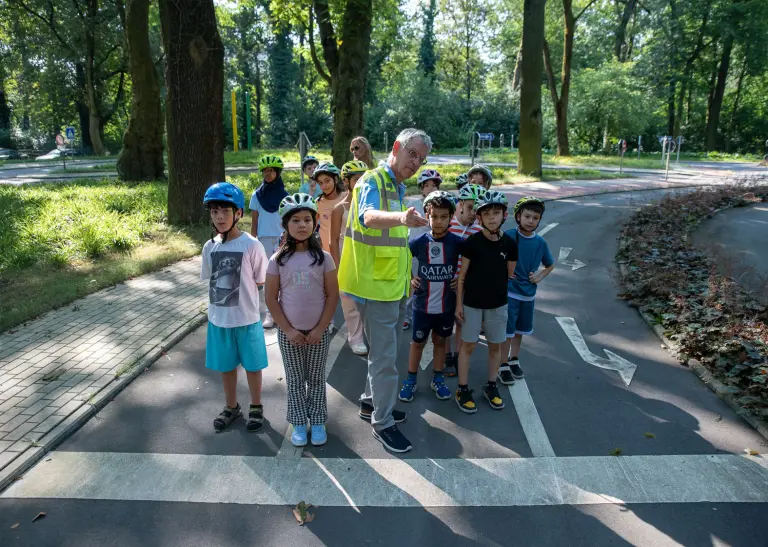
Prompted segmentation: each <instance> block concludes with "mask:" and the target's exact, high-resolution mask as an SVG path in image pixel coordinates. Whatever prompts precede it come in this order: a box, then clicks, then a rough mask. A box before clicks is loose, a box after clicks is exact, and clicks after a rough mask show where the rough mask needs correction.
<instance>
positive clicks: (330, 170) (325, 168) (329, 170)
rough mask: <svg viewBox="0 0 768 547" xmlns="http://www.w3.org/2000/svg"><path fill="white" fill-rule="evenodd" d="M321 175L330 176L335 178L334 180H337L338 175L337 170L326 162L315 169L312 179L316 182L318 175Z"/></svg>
mask: <svg viewBox="0 0 768 547" xmlns="http://www.w3.org/2000/svg"><path fill="white" fill-rule="evenodd" d="M323 173H325V174H326V175H332V176H333V177H335V178H336V180H338V179H339V175H340V173H339V168H338V167H336V166H335V165H333V164H332V163H330V162H327V161H326V162H323V163H321V164H320V165H319V166H318V167H317V169H315V172H314V173H312V178H313V179H315V180H317V177H318V176H319V175H322V174H323Z"/></svg>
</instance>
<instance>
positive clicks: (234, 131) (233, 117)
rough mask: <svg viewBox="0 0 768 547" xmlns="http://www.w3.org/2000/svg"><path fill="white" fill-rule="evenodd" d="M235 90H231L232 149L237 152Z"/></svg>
mask: <svg viewBox="0 0 768 547" xmlns="http://www.w3.org/2000/svg"><path fill="white" fill-rule="evenodd" d="M236 100H237V99H236V98H235V90H234V89H233V90H232V149H233V150H234V151H235V152H237V151H238V150H237V103H236Z"/></svg>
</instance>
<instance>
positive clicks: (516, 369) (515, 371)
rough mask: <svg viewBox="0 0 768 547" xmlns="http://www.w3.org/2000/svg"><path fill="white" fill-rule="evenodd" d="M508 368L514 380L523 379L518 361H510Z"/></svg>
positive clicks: (523, 375) (521, 368)
mask: <svg viewBox="0 0 768 547" xmlns="http://www.w3.org/2000/svg"><path fill="white" fill-rule="evenodd" d="M509 368H510V370H511V371H512V376H514V377H515V378H516V379H518V380H520V379H521V378H524V377H525V374H523V367H521V366H520V360H519V359H512V360H511V361H510V362H509Z"/></svg>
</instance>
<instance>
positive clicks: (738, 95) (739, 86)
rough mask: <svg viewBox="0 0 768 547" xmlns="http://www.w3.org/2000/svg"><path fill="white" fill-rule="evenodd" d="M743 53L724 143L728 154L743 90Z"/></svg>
mask: <svg viewBox="0 0 768 547" xmlns="http://www.w3.org/2000/svg"><path fill="white" fill-rule="evenodd" d="M748 51H749V50H747V51H745V52H744V64H743V65H742V66H741V71H740V72H739V79H738V81H737V83H736V98H735V99H734V100H733V108H732V109H731V121H730V122H729V123H728V138H727V139H726V141H725V147H726V148H725V151H726V152H730V151H731V146H732V143H733V136H734V133H736V113H737V112H738V110H739V103H740V102H741V91H742V89H743V88H744V78H745V77H746V75H747V54H748Z"/></svg>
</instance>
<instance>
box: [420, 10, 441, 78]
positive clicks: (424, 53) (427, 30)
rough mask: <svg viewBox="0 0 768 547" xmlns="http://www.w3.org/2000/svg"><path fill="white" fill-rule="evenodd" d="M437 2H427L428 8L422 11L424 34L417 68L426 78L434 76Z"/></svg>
mask: <svg viewBox="0 0 768 547" xmlns="http://www.w3.org/2000/svg"><path fill="white" fill-rule="evenodd" d="M436 11H437V0H429V7H428V8H427V9H426V10H425V11H424V34H423V35H422V37H421V45H420V47H419V68H420V69H421V70H422V71H423V72H424V74H425V75H426V76H434V74H435V65H436V64H437V56H436V55H435V12H436Z"/></svg>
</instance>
